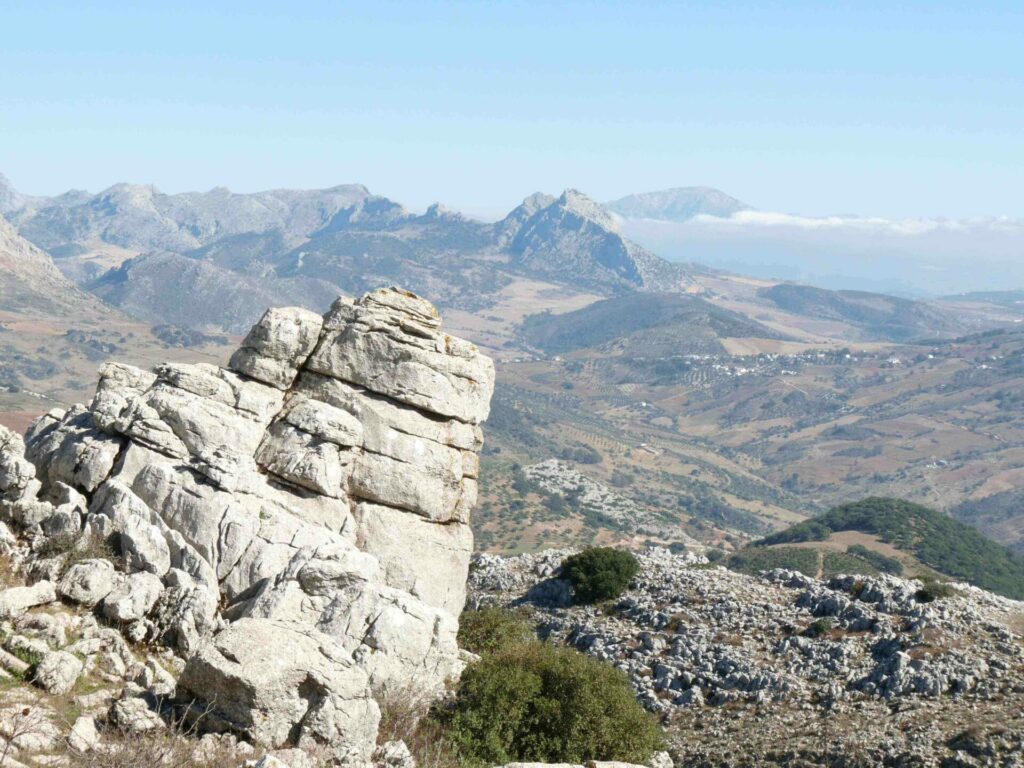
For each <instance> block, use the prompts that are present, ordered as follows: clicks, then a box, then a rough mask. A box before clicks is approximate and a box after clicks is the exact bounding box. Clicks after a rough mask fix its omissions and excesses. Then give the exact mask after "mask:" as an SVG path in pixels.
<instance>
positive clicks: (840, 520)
mask: <svg viewBox="0 0 1024 768" xmlns="http://www.w3.org/2000/svg"><path fill="white" fill-rule="evenodd" d="M851 530H855V531H861V532H863V533H868V534H873V535H876V536H878V537H879V538H880V539H881V540H882V541H885V542H889V543H891V544H892V545H893V546H895V547H897V548H898V549H901V550H904V551H906V552H908V553H911V554H913V555H914V556H915V557H916V558H917V559H918V560H920V561H921V562H922V563H924V564H925V565H927V566H929V567H931V568H934V569H936V570H937V571H941V572H942V573H945V574H948V575H949V576H952V577H954V578H958V579H963V580H964V581H967V582H970V583H972V584H976V585H977V586H979V587H983V588H985V589H989V590H991V591H993V592H996V593H998V594H1002V595H1006V596H1008V597H1013V598H1017V599H1024V558H1022V557H1020V556H1019V555H1016V554H1014V553H1013V552H1012V551H1011V550H1010V549H1008V548H1007V547H1004V546H1002V545H1001V544H997V543H996V542H994V541H991V540H990V539H987V538H985V537H984V536H983V535H982V534H980V533H978V532H977V531H976V530H974V529H973V528H971V527H970V526H967V525H964V524H963V523H961V522H959V521H957V520H954V519H953V518H951V517H948V516H946V515H944V514H942V513H941V512H936V511H935V510H933V509H929V508H928V507H923V506H921V505H919V504H913V503H911V502H907V501H902V500H899V499H887V498H878V497H873V498H868V499H864V500H863V501H858V502H854V503H852V504H844V505H842V506H839V507H836V508H834V509H832V510H830V511H829V512H826V513H825V514H824V515H820V516H818V517H815V518H812V519H810V520H807V521H805V522H802V523H798V524H797V525H794V526H791V527H789V528H787V529H786V530H784V531H780V532H779V533H776V534H773V535H771V536H768V537H767V538H765V539H762V540H761V541H760V542H758V544H759V545H773V544H790V543H796V542H805V541H822V540H824V539H827V538H828V536H829V535H830V534H831V533H833V532H836V531H851Z"/></svg>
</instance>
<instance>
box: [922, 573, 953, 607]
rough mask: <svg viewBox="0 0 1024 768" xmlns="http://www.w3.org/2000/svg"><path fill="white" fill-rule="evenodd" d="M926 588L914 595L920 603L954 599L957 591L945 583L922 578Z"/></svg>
mask: <svg viewBox="0 0 1024 768" xmlns="http://www.w3.org/2000/svg"><path fill="white" fill-rule="evenodd" d="M921 581H923V582H924V586H923V587H921V588H920V589H919V590H917V592H915V593H914V599H915V600H917V602H919V603H933V602H935V601H936V600H941V599H942V598H945V597H953V595H955V594H957V591H956V590H955V589H954V588H953V586H952V585H950V584H947V583H946V582H944V581H935V580H933V579H925V578H922V579H921Z"/></svg>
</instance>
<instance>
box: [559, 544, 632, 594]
mask: <svg viewBox="0 0 1024 768" xmlns="http://www.w3.org/2000/svg"><path fill="white" fill-rule="evenodd" d="M639 572H640V563H639V562H638V561H637V559H636V557H634V556H633V554H632V553H630V552H626V551H625V550H621V549H615V548H613V547H589V548H587V549H585V550H583V551H582V552H580V553H579V554H576V555H572V556H571V557H568V558H566V560H565V562H564V563H562V576H563V577H565V578H566V579H568V580H569V581H570V582H571V583H572V587H573V597H574V599H575V600H576V602H577V603H596V602H600V601H602V600H612V599H614V598H616V597H618V596H619V595H621V594H622V593H623V592H625V591H626V588H627V587H628V586H629V583H630V582H631V581H632V580H633V577H634V576H636V575H637V573H639Z"/></svg>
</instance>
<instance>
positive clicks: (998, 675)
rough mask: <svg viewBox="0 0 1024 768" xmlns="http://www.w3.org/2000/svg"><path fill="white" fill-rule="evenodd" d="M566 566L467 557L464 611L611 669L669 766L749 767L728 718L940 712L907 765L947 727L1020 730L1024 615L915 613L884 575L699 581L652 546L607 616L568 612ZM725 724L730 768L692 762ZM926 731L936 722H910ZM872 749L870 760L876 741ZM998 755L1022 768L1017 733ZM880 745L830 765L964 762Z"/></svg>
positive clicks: (699, 565) (700, 565) (959, 593)
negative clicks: (520, 610)
mask: <svg viewBox="0 0 1024 768" xmlns="http://www.w3.org/2000/svg"><path fill="white" fill-rule="evenodd" d="M568 554H569V552H564V551H547V552H543V553H540V554H535V555H520V556H517V557H512V558H502V557H497V556H492V555H478V556H476V557H475V559H474V563H473V567H472V568H471V572H470V598H469V604H470V605H471V606H472V607H478V606H482V605H489V604H498V605H506V606H508V605H527V606H530V607H531V608H532V611H533V615H534V618H535V620H536V623H537V626H538V629H539V631H540V633H541V634H542V635H543V636H545V637H548V638H550V639H552V640H554V641H556V642H564V643H567V644H570V645H573V646H575V647H576V648H578V649H579V650H581V651H584V652H586V653H589V654H591V655H593V656H596V657H597V658H600V659H603V660H606V661H608V662H609V663H612V664H615V665H616V666H618V667H619V668H620V669H622V670H623V671H624V672H625V673H626V674H627V675H628V676H629V678H630V680H631V681H632V683H633V686H634V688H635V689H636V692H637V696H638V698H639V700H640V701H641V703H642V704H643V705H644V706H645V707H647V708H648V709H649V710H651V711H652V712H656V713H659V714H660V715H661V716H662V717H663V719H664V720H665V722H666V723H667V724H668V725H669V727H670V730H671V729H672V728H673V723H675V724H676V726H677V728H676V732H678V734H679V738H678V740H677V741H678V743H677V745H676V747H677V749H676V754H677V757H679V758H680V759H681V760H682V762H683V764H685V765H690V764H691V763H692V764H694V765H734V764H735V765H753V764H759V763H756V762H744V761H745V760H747V761H749V760H750V755H751V754H752V753H744V751H743V747H742V737H741V736H739V735H737V733H736V728H737V722H736V718H734V717H733V715H734V713H737V712H743V713H745V716H746V724H747V726H748V727H749V728H751V729H753V730H756V723H757V722H758V721H759V718H762V715H761V714H755V713H761V712H770V713H772V714H771V715H770V717H782V715H783V713H785V712H795V713H802V721H803V722H804V723H806V722H807V721H808V720H810V721H812V722H814V723H818V720H817V718H818V717H819V715H820V716H823V717H835V718H841V717H842V716H843V713H847V714H849V713H850V712H855V711H859V710H861V709H866V710H867V711H873V710H880V711H885V712H886V713H888V712H889V711H890V710H891V709H893V708H896V709H897V710H898V709H900V708H903V710H904V711H905V710H906V709H907V708H908V707H922V708H924V709H925V710H929V711H937V712H940V713H942V712H944V713H945V715H946V716H948V719H949V723H948V727H946V728H945V729H944V730H940V731H938V732H930V733H931V736H930V737H929V739H931V740H927V739H925V740H924V741H922V743H921V744H918V745H917V746H916V747H915V748H916V749H917V750H918V753H919V754H918V756H919V757H920V755H922V754H923V755H927V754H928V753H929V751H931V753H932V754H933V756H935V757H934V759H935V760H936V761H937V760H939V759H941V758H942V757H943V755H944V754H946V753H948V752H949V751H950V749H951V748H949V747H947V746H945V743H944V742H945V741H948V740H949V739H951V738H953V737H954V736H955V735H956V733H957V731H956V729H957V728H958V727H959V725H962V727H963V728H964V729H966V728H967V727H968V726H969V725H970V723H971V721H970V712H972V711H975V710H978V711H981V710H986V711H995V710H1000V708H1003V707H1007V708H1008V711H1009V712H1011V713H1015V714H1016V715H1017V721H1018V722H1019V721H1020V719H1021V718H1020V715H1021V709H1022V707H1024V645H1022V642H1021V635H1020V631H1021V628H1022V627H1024V603H1020V602H1017V601H1013V600H1009V599H1006V598H1002V597H999V596H996V595H993V594H991V593H989V592H985V591H984V590H981V589H977V588H975V587H971V586H968V585H965V584H961V585H956V588H955V589H956V594H955V595H953V596H951V597H948V598H942V599H938V600H935V601H934V602H922V600H921V599H919V598H918V593H919V590H920V589H921V587H922V585H921V583H920V582H917V581H913V580H906V579H900V578H895V577H891V576H876V577H866V576H856V577H855V576H840V577H837V578H834V579H831V580H829V581H818V580H816V579H813V578H810V577H807V576H805V575H803V574H800V573H796V572H791V571H783V570H775V571H770V572H766V573H763V574H762V575H761V576H760V577H751V576H746V575H743V574H738V573H734V572H732V571H729V570H726V569H725V568H722V567H710V566H708V565H707V564H706V561H704V559H703V558H702V557H700V556H697V555H694V554H692V553H685V554H681V555H677V554H672V553H670V552H669V551H667V550H664V549H658V548H651V549H649V550H647V551H646V552H645V553H642V554H640V555H639V556H638V557H639V560H640V562H641V566H642V569H641V573H640V575H639V576H638V577H637V578H636V579H635V580H634V583H633V584H632V586H631V588H630V589H629V591H628V592H626V593H625V594H624V595H623V596H622V598H621V599H619V600H618V601H617V602H615V603H614V605H613V606H600V607H572V606H571V587H570V586H569V584H568V583H567V582H566V581H564V580H561V579H559V578H558V574H559V566H560V563H561V561H562V560H563V559H564V557H565V556H566V555H568ZM1000 711H1001V710H1000ZM958 712H959V713H960V715H957V713H958ZM958 717H959V718H960V720H964V721H965V722H963V723H961V722H960V720H958V719H957V718H958ZM765 719H766V720H767V719H768V718H767V717H765ZM934 719H935V718H933V720H934ZM994 719H995V720H999V719H1003V720H1005V721H1011V720H1012V718H1002V717H995V718H994ZM740 721H742V719H740ZM798 721H799V717H798ZM723 722H728V723H729V724H730V727H728V728H726V727H724V726H723V728H722V730H721V731H720V732H719V733H718V736H719V737H721V738H722V739H725V738H726V735H727V736H728V738H729V739H732V740H733V742H736V740H737V739H740V742H739V743H738V744H736V743H734V745H733V749H734V751H735V752H738V753H739V754H737V755H735V757H736V761H735V762H731V761H729V760H725V759H722V760H721V761H719V758H721V757H722V755H721V753H719V754H718V755H717V756H715V753H714V752H713V751H712V750H702V749H701V744H702V739H711V737H712V736H713V734H714V733H715V730H714V728H712V727H711V724H712V723H718V724H721V723H723ZM886 722H888V718H883V717H876V718H874V719H873V720H872V721H871V722H865V723H863V724H861V726H860V727H859V728H860V730H858V727H856V726H854V727H853V731H855V732H857V734H858V736H863V735H864V733H865V732H870V731H871V730H872V729H873V728H879V727H881V726H880V724H881V723H886ZM682 724H688V725H687V726H686V727H685V728H684V727H682ZM925 726H927V727H930V728H931V727H932V724H929V723H928V722H927V721H926V720H922V727H925ZM791 730H792V724H789V725H786V726H782V725H780V726H779V729H778V730H777V731H775V732H774V733H775V740H774V743H771V744H769V745H768V746H771V747H772V748H775V749H778V748H779V747H780V744H783V743H784V742H785V741H786V739H787V733H788V732H789V731H791ZM933 731H934V728H933ZM838 732H839V730H838V729H836V731H835V732H834V734H833V735H834V736H835V734H837V733H838ZM937 739H941V740H942V741H941V742H940V743H941V744H942V745H943V746H942V748H941V749H940V748H939V747H937V746H936V744H935V743H934V742H935V740H937ZM811 740H812V741H814V742H815V743H814V744H813V745H812V747H813V748H812V749H810V750H809V751H808V752H807V753H808V754H810V755H811V757H810V758H808V759H810V760H811V762H810V763H808V764H815V763H814V760H820V759H822V757H821V754H820V746H821V745H820V733H818V734H816V735H815V736H814V738H812V739H811ZM872 743H873V747H872V748H873V749H876V750H877V749H879V748H880V747H879V745H880V744H885V743H886V742H885V740H884V739H882V738H881V737H879V739H874V740H873V741H872ZM719 746H720V745H719ZM1004 746H1005V748H1006V749H1007V750H1009V754H1011V755H1013V757H1012V759H1013V760H1018V761H1020V760H1024V753H1022V751H1021V750H1022V748H1024V730H1019V731H1017V733H1016V736H1014V737H1011V738H1010V739H1009V740H1008V743H1007V745H1004ZM890 747H891V751H890V752H888V753H877V754H876V757H878V759H880V760H883V762H871V761H868V762H865V763H855V762H849V763H837V764H844V765H845V764H849V765H860V764H863V765H877V764H898V765H904V764H905V765H933V764H934V765H940V764H941V765H947V764H949V765H953V764H956V765H974V764H975V763H971V762H963V763H940V762H934V763H933V762H928V761H927V760H925V762H915V761H914V760H913V759H910V758H909V757H908V760H909V761H908V762H905V763H904V762H893V763H887V762H884V760H890V759H893V760H894V759H895V757H894V755H900V754H903V755H904V756H907V755H910V756H911V757H913V755H914V754H915V753H914V749H911V748H910V747H908V746H907V745H906V744H905V743H903V742H900V744H898V745H897V744H895V742H893V743H892V744H890ZM815 749H818V750H819V752H817V753H816V752H815V751H814V750H815ZM993 749H995V748H994V747H993ZM900 750H903V751H900ZM907 750H909V751H907ZM805 751H806V750H805ZM953 751H954V752H955V751H956V750H953ZM764 754H765V755H767V754H768V751H767V747H766V751H765V753H764ZM815 754H816V755H817V757H814V755H815ZM790 757H793V755H791V756H790ZM961 757H962V756H961ZM922 759H924V758H922ZM930 759H932V758H931V757H929V758H928V760H930ZM958 759H959V758H958ZM765 760H766V761H767V758H765ZM679 762H680V761H679V760H677V764H679ZM766 764H773V763H771V762H770V761H769V762H767V763H766ZM786 764H800V763H786ZM978 764H984V763H978ZM993 764H995V763H993ZM999 764H1003V763H999ZM1005 764H1014V765H1016V764H1019V763H1015V762H1008V763H1005Z"/></svg>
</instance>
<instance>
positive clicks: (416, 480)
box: [0, 288, 494, 762]
mask: <svg viewBox="0 0 1024 768" xmlns="http://www.w3.org/2000/svg"><path fill="white" fill-rule="evenodd" d="M493 388H494V367H493V364H492V362H491V360H490V359H489V358H487V357H486V356H484V355H482V354H481V353H480V352H479V351H478V350H477V349H476V347H475V346H473V345H472V344H470V343H469V342H466V341H463V340H461V339H456V338H453V337H451V336H448V335H447V334H445V333H444V332H443V331H442V330H441V320H440V318H439V316H438V313H437V311H436V310H435V308H434V307H433V306H432V305H431V304H429V303H428V302H427V301H425V300H423V299H421V298H419V297H417V296H415V295H413V294H411V293H408V292H405V291H402V290H399V289H395V288H392V289H382V290H377V291H374V292H372V293H369V294H367V295H365V296H363V297H362V298H360V299H358V300H355V301H351V300H348V299H344V298H341V299H338V301H336V302H335V303H334V305H333V306H332V307H331V309H330V311H328V312H327V314H326V315H324V316H322V317H321V316H320V315H317V314H315V313H313V312H309V311H307V310H304V309H297V308H278V309H271V310H269V311H268V312H267V313H266V314H265V315H264V316H263V318H262V319H261V320H260V321H259V322H258V323H257V324H256V325H255V326H254V327H253V328H252V330H251V331H250V332H249V334H248V336H247V337H246V338H245V340H244V342H243V343H242V346H241V348H239V349H238V350H237V351H236V352H235V353H234V355H233V356H232V357H231V360H230V362H229V364H228V366H227V367H224V368H219V367H216V366H212V365H186V364H173V363H169V364H166V365H163V366H160V367H158V368H157V369H156V370H155V371H153V372H148V371H144V370H140V369H138V368H134V367H132V366H129V365H124V364H120V363H108V364H106V365H104V366H103V367H102V368H101V369H100V374H99V383H98V385H97V388H96V395H95V397H94V398H93V400H92V402H91V403H90V404H89V405H88V406H83V405H76V406H74V407H72V408H70V409H68V410H59V409H57V410H53V411H50V412H49V413H47V414H46V415H45V416H42V417H41V418H39V419H38V420H37V421H36V422H35V423H34V424H33V425H32V427H31V428H30V429H29V431H28V433H27V435H26V437H25V438H24V440H23V439H22V438H21V437H20V436H18V435H16V434H14V433H12V432H10V431H8V430H5V429H3V428H2V427H0V520H3V521H5V522H6V523H8V524H11V525H12V526H14V527H16V528H19V529H20V530H21V531H22V535H23V536H24V537H27V538H28V539H29V540H30V541H31V551H32V553H33V554H32V556H31V564H30V569H29V572H30V576H31V577H30V585H29V586H25V587H19V588H16V589H11V590H7V591H6V592H4V593H2V600H0V619H8V618H16V617H17V616H18V615H21V614H23V613H24V612H25V611H27V610H29V609H30V608H32V607H33V606H38V605H41V604H45V603H47V602H49V601H53V600H55V599H58V598H59V599H63V600H65V601H68V602H71V603H76V604H79V605H82V606H86V607H89V608H94V609H95V610H96V611H97V612H98V614H99V615H101V616H102V617H103V618H104V619H105V620H106V621H107V622H108V623H109V624H112V625H114V626H116V627H117V628H119V629H120V631H121V633H122V634H123V635H124V636H125V637H127V639H129V640H130V641H132V642H135V643H153V644H159V645H163V646H167V647H170V648H172V649H174V650H175V651H176V653H177V654H178V655H179V656H180V657H181V658H183V659H185V663H184V668H183V670H182V671H181V674H180V677H179V679H178V680H177V686H176V692H175V695H176V697H177V698H178V700H187V701H191V702H194V706H198V707H202V708H203V712H204V717H205V719H206V724H207V726H209V727H212V728H214V729H216V730H221V731H226V732H232V733H235V734H237V735H239V736H241V737H244V738H246V739H248V740H250V741H252V742H255V743H257V744H259V745H261V746H264V747H267V748H275V747H281V746H297V747H316V748H317V749H320V750H323V749H325V748H326V749H329V750H330V751H331V752H332V753H333V755H334V757H335V759H338V760H342V761H346V762H364V761H366V760H367V759H369V757H370V754H371V752H372V751H373V749H374V744H375V740H376V736H377V728H378V722H379V719H380V711H379V707H378V704H377V701H379V700H380V698H381V697H382V696H384V695H387V694H388V692H389V691H401V690H403V689H407V688H410V687H413V688H415V689H416V690H418V691H437V692H439V691H441V690H442V688H443V686H444V684H445V682H446V681H448V680H451V679H453V678H456V677H457V676H458V675H459V673H460V671H461V668H462V661H461V660H460V653H459V649H458V646H457V644H456V632H457V629H458V615H459V613H460V612H461V610H462V607H463V603H464V602H465V598H466V579H467V572H468V567H469V561H470V555H471V553H472V550H473V535H472V531H471V529H470V525H469V518H470V510H471V509H472V507H473V505H474V503H475V501H476V494H477V477H478V470H479V458H478V455H479V451H480V448H481V446H482V441H483V440H482V432H481V428H480V424H481V422H482V421H483V420H484V419H486V417H487V415H488V410H489V404H490V398H491V394H492V392H493ZM61 542H64V543H65V544H66V546H62V545H61ZM89 547H93V549H95V550H96V552H98V553H99V554H97V555H96V556H90V557H76V556H73V555H72V554H71V553H73V552H75V551H78V552H81V551H82V550H83V549H86V548H89ZM103 547H109V551H110V552H113V553H117V555H118V559H119V563H118V565H119V566H121V567H115V566H114V564H113V563H112V559H113V558H112V557H104V556H103V555H102V552H103V551H104V550H103ZM51 552H52V553H58V554H52V555H50V554H48V553H51ZM70 560H74V562H73V563H71V564H70V565H69V562H70ZM74 658H75V657H74V656H72V657H71V659H72V660H73V659H74ZM57 661H59V660H55V661H54V662H53V663H52V664H50V666H52V667H53V669H52V670H48V671H49V674H50V677H52V678H53V681H54V682H53V687H54V688H55V689H57V690H59V689H61V688H64V687H66V686H67V685H68V681H67V678H69V677H73V676H74V671H75V670H74V669H73V668H70V667H72V666H73V665H71V664H70V663H69V664H64V665H60V664H57ZM64 661H67V660H64ZM72 682H73V680H72Z"/></svg>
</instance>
